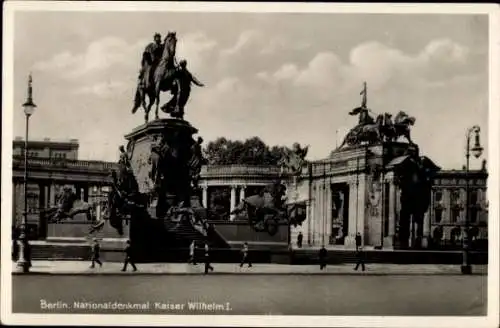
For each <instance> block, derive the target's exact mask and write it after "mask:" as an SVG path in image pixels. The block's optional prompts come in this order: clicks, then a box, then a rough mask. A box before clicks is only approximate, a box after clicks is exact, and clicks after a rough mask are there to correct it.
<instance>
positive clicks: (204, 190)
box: [201, 185, 208, 208]
mask: <svg viewBox="0 0 500 328" xmlns="http://www.w3.org/2000/svg"><path fill="white" fill-rule="evenodd" d="M201 198H202V205H203V207H204V208H208V186H207V185H205V186H202V197H201Z"/></svg>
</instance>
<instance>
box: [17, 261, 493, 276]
mask: <svg viewBox="0 0 500 328" xmlns="http://www.w3.org/2000/svg"><path fill="white" fill-rule="evenodd" d="M89 265H90V262H88V261H33V266H32V267H31V269H30V271H31V273H35V274H59V275H60V274H65V275H67V274H69V275H73V274H78V275H117V274H120V275H127V274H133V275H142V274H147V275H152V274H153V275H156V274H159V275H167V274H174V275H178V274H181V275H199V274H201V273H203V270H204V266H203V264H198V265H196V266H193V265H189V264H186V263H139V264H138V265H137V266H138V268H139V270H138V271H137V272H132V268H131V267H130V266H129V268H128V271H127V272H121V269H122V263H119V262H104V265H103V266H102V267H99V266H98V265H97V266H96V268H94V269H91V268H90V267H89ZM213 265H214V267H215V271H214V272H213V273H211V274H225V275H227V274H239V275H241V274H243V275H255V274H265V275H272V274H273V275H275V274H277V275H283V274H304V275H346V274H347V275H352V274H363V275H461V273H460V266H458V265H444V264H425V265H422V264H403V265H401V264H385V263H368V264H367V265H366V271H365V272H361V270H360V271H358V272H356V271H354V270H353V264H336V265H328V266H327V267H326V269H325V270H319V265H288V264H262V263H258V264H254V266H253V267H251V268H248V267H247V266H246V265H245V266H244V267H243V268H240V267H239V265H238V264H235V263H215V264H213ZM12 268H13V270H15V269H16V264H15V263H12ZM473 271H474V274H479V275H483V274H487V272H488V266H487V265H474V266H473Z"/></svg>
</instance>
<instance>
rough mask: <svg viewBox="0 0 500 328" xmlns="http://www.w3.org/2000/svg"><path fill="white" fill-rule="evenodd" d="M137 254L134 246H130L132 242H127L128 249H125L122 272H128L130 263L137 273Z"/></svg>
mask: <svg viewBox="0 0 500 328" xmlns="http://www.w3.org/2000/svg"><path fill="white" fill-rule="evenodd" d="M134 258H135V254H134V250H133V248H132V246H131V245H130V240H127V247H126V248H125V261H124V263H123V269H122V271H127V266H128V264H129V263H130V265H131V266H132V269H133V270H134V271H137V267H136V266H135V261H134Z"/></svg>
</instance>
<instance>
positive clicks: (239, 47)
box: [221, 30, 262, 56]
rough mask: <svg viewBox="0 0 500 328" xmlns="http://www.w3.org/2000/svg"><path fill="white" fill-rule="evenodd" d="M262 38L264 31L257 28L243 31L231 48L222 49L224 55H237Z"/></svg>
mask: <svg viewBox="0 0 500 328" xmlns="http://www.w3.org/2000/svg"><path fill="white" fill-rule="evenodd" d="M260 38H262V33H261V32H259V31H257V30H246V31H243V32H242V33H241V34H240V35H239V37H238V40H237V41H236V43H235V44H234V45H233V46H231V47H229V48H226V49H223V50H222V51H221V54H222V55H223V56H231V55H235V54H237V53H239V52H241V51H243V50H244V49H247V48H249V47H250V46H251V45H252V44H253V43H255V41H257V40H259V39H260Z"/></svg>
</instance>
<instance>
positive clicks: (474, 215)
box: [469, 206, 479, 223]
mask: <svg viewBox="0 0 500 328" xmlns="http://www.w3.org/2000/svg"><path fill="white" fill-rule="evenodd" d="M478 215H479V210H478V208H477V207H476V206H472V207H471V208H470V210H469V221H470V222H471V223H476V222H477V221H478Z"/></svg>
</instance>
